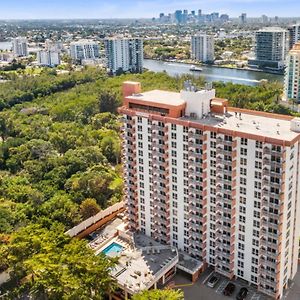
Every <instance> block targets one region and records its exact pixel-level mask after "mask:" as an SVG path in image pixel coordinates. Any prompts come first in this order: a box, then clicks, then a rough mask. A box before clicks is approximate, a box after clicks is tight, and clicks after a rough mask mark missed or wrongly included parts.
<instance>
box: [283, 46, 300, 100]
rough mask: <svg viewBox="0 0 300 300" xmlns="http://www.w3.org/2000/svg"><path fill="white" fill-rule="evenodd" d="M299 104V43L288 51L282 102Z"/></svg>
mask: <svg viewBox="0 0 300 300" xmlns="http://www.w3.org/2000/svg"><path fill="white" fill-rule="evenodd" d="M291 99H293V100H294V101H295V102H296V103H300V42H298V43H296V44H295V45H294V46H293V48H292V50H290V52H289V54H288V56H287V60H286V69H285V77H284V100H285V101H288V100H291Z"/></svg>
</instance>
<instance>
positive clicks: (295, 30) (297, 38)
mask: <svg viewBox="0 0 300 300" xmlns="http://www.w3.org/2000/svg"><path fill="white" fill-rule="evenodd" d="M288 31H289V49H292V48H293V46H294V44H296V43H297V42H300V23H298V24H295V25H293V26H291V27H289V28H288Z"/></svg>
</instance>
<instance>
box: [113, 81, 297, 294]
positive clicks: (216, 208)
mask: <svg viewBox="0 0 300 300" xmlns="http://www.w3.org/2000/svg"><path fill="white" fill-rule="evenodd" d="M123 95H124V103H123V106H122V107H121V108H120V109H119V112H120V113H121V114H122V116H123V120H124V131H123V165H124V176H125V187H126V196H125V198H126V203H127V220H128V226H129V228H130V229H131V230H132V231H141V232H142V233H144V234H146V235H148V236H150V237H152V238H153V239H155V240H157V241H159V242H160V243H164V244H168V245H172V246H175V247H177V248H178V250H179V251H183V252H185V253H187V254H188V255H190V256H192V257H194V258H196V259H198V260H201V261H203V263H204V264H205V265H210V266H213V267H214V268H215V270H216V271H217V272H219V273H221V274H223V275H225V276H227V277H228V278H233V277H238V278H242V279H244V280H246V281H248V282H249V283H252V284H254V285H256V286H257V288H258V290H259V291H261V292H263V293H265V294H267V295H269V296H271V297H272V298H274V299H279V298H280V297H281V296H282V294H283V290H284V288H285V287H286V286H287V283H288V280H290V279H293V277H294V276H295V274H296V271H297V266H298V249H299V241H298V237H299V229H300V226H299V225H300V224H299V217H300V215H299V205H300V204H299V201H298V200H297V199H298V198H299V194H298V193H299V188H300V186H299V182H300V180H299V172H298V170H299V151H300V147H299V141H300V120H299V119H297V118H295V119H293V118H292V117H288V116H281V115H274V114H267V113H263V112H256V111H249V110H242V109H237V108H230V107H227V101H226V100H224V99H217V98H215V91H214V90H212V89H210V88H209V87H208V88H206V89H205V90H201V91H197V90H196V89H195V88H193V87H192V86H190V85H186V89H185V90H183V91H181V93H173V92H166V91H157V90H155V91H150V92H145V93H142V92H141V86H140V84H139V83H135V82H125V83H124V86H123Z"/></svg>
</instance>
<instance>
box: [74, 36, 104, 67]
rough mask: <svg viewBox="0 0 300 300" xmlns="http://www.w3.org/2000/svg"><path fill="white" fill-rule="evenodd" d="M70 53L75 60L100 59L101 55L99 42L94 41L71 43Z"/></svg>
mask: <svg viewBox="0 0 300 300" xmlns="http://www.w3.org/2000/svg"><path fill="white" fill-rule="evenodd" d="M70 54H71V58H72V59H73V60H74V61H80V62H81V61H82V60H86V59H98V58H99V57H100V50H99V44H98V43H97V42H93V41H79V42H73V43H71V44H70Z"/></svg>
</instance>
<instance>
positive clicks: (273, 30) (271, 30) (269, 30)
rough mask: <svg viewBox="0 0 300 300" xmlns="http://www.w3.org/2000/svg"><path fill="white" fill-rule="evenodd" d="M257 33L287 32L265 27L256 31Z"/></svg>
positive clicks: (281, 29)
mask: <svg viewBox="0 0 300 300" xmlns="http://www.w3.org/2000/svg"><path fill="white" fill-rule="evenodd" d="M258 32H287V30H286V29H284V28H280V27H265V28H262V29H260V30H258Z"/></svg>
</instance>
